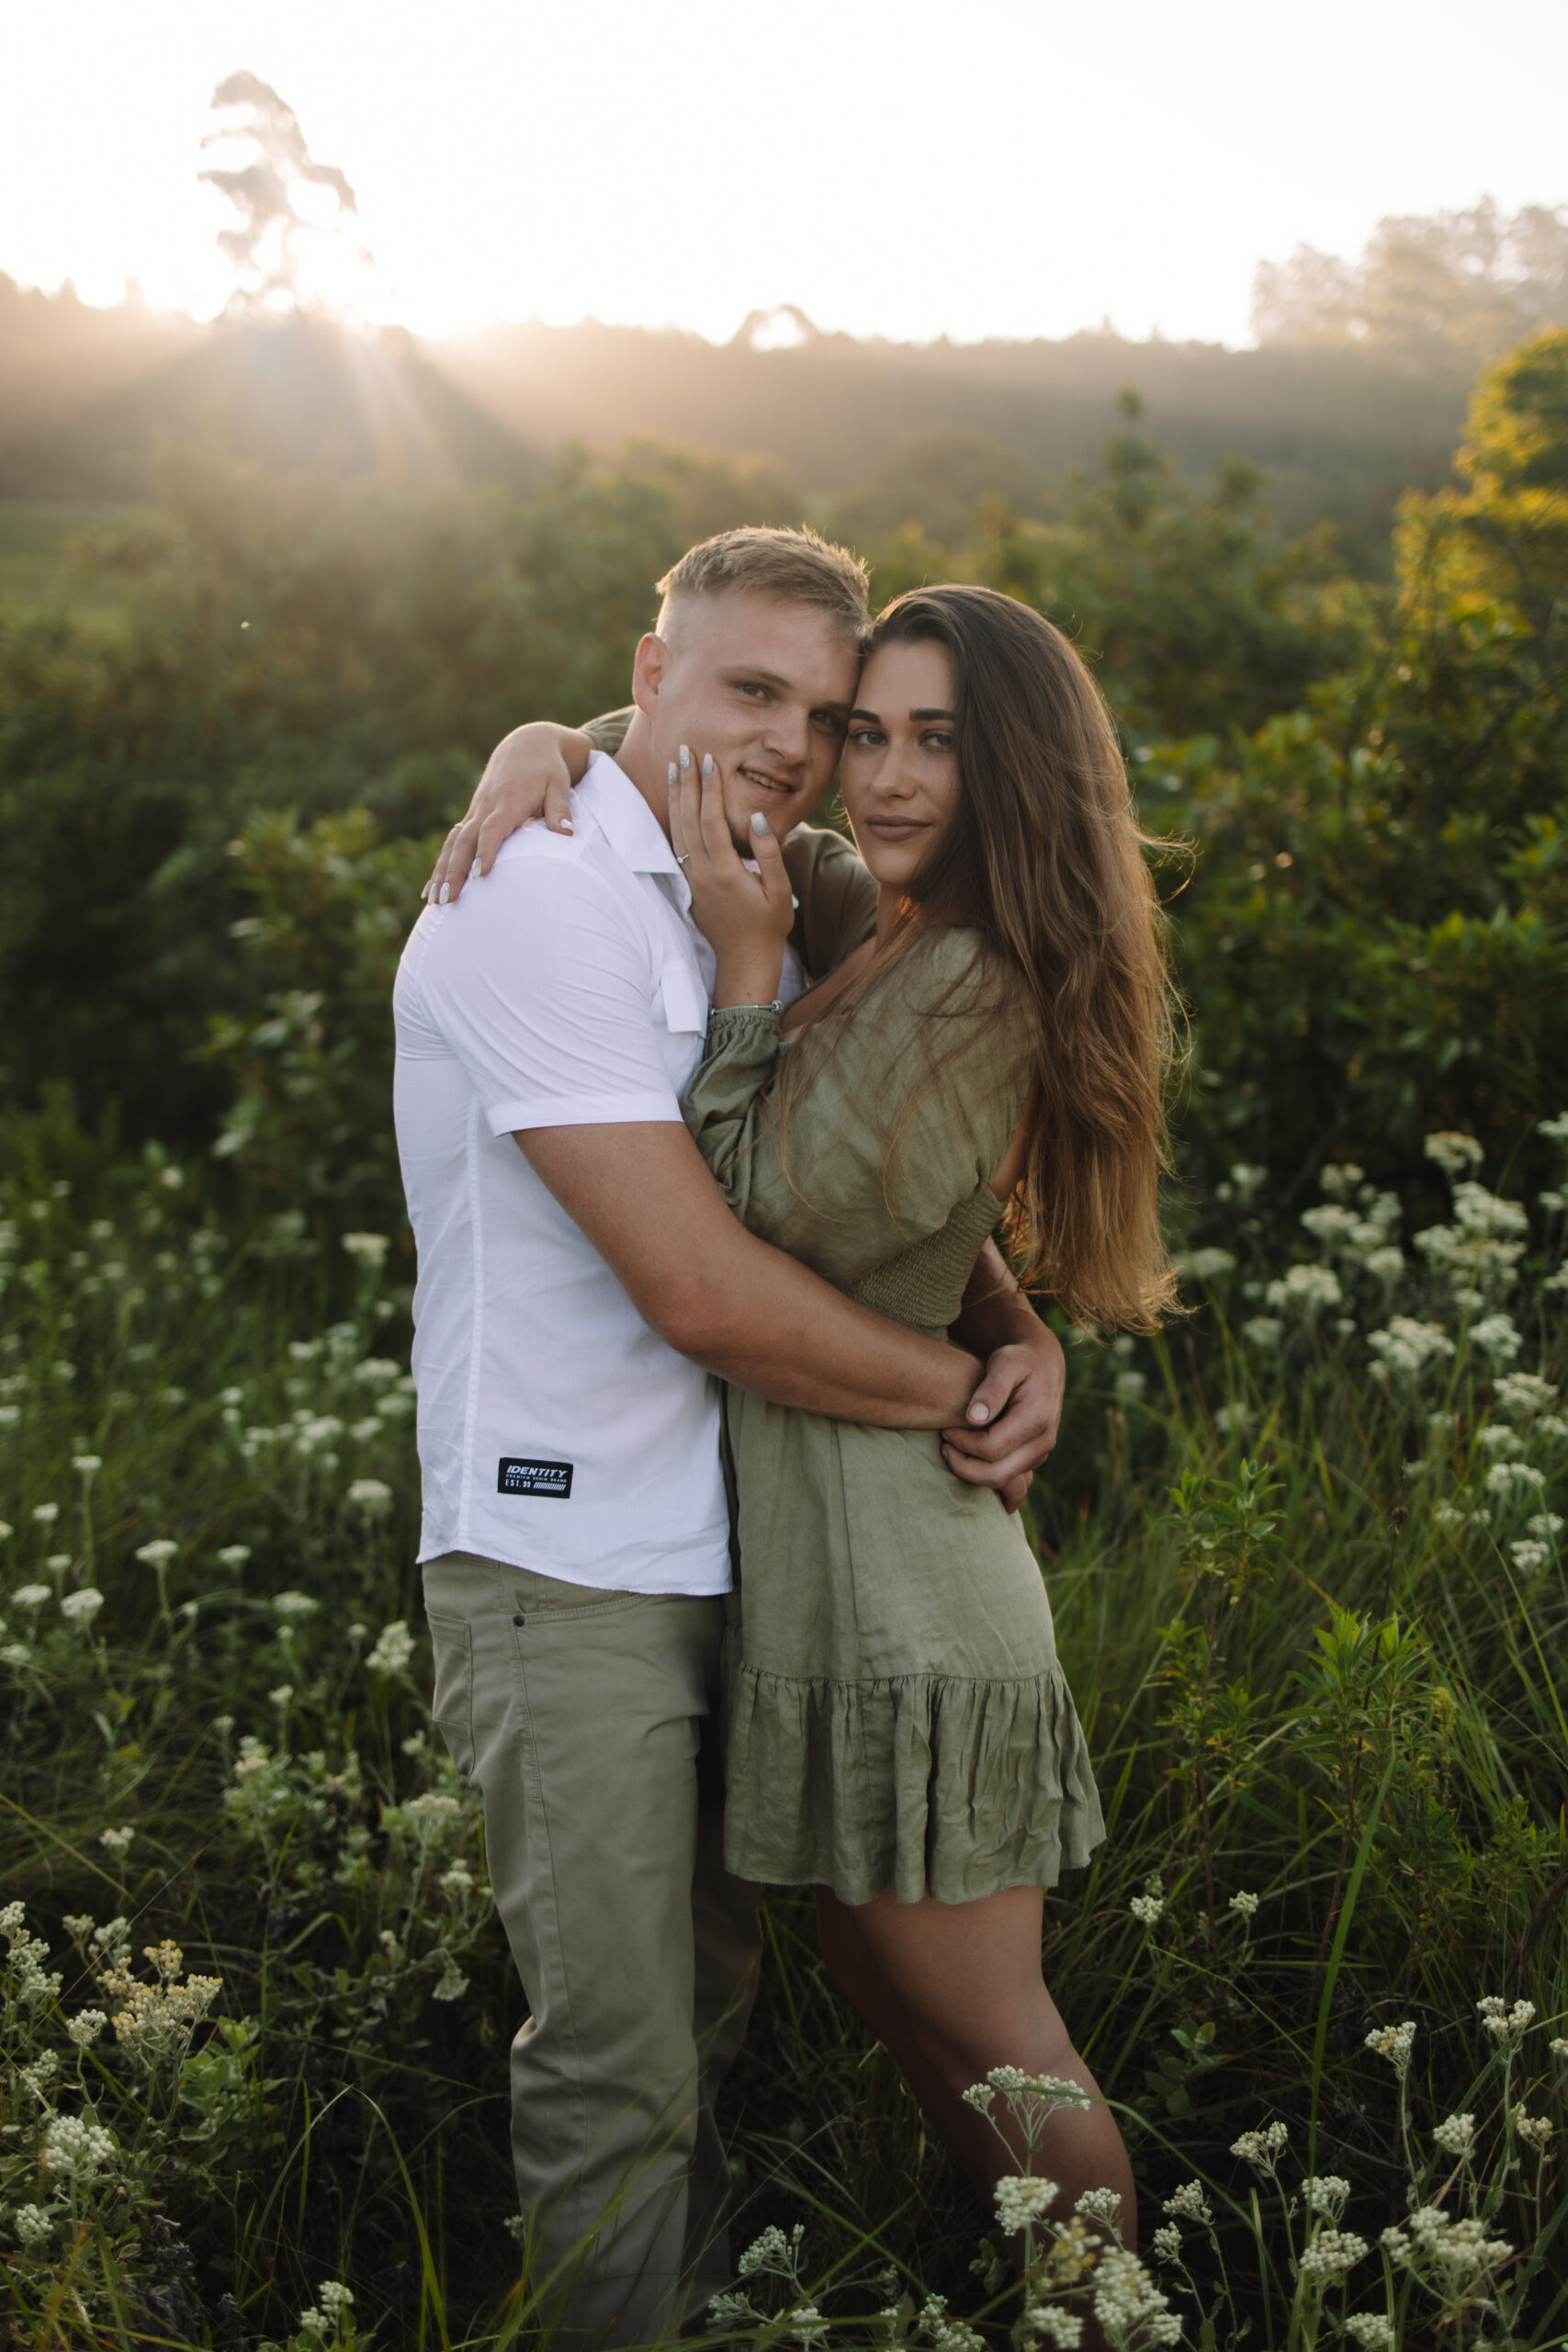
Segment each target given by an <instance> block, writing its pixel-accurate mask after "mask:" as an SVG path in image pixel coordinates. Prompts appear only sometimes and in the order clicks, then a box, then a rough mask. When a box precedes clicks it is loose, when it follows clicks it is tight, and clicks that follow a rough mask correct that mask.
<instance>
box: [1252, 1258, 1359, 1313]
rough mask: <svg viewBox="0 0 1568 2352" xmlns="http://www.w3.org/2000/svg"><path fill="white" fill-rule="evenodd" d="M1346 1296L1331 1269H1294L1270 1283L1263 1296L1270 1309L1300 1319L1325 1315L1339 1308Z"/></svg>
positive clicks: (1298, 1267)
mask: <svg viewBox="0 0 1568 2352" xmlns="http://www.w3.org/2000/svg"><path fill="white" fill-rule="evenodd" d="M1344 1295H1345V1294H1344V1292H1343V1291H1342V1290H1341V1289H1340V1287H1339V1277H1338V1275H1337V1274H1336V1273H1334V1272H1331V1271H1330V1270H1329V1268H1328V1267H1327V1266H1292V1268H1291V1270H1290V1272H1288V1273H1287V1274H1285V1275H1284V1276H1283V1277H1282V1278H1281V1279H1280V1280H1279V1281H1277V1282H1271V1283H1268V1284H1267V1285H1266V1287H1265V1289H1264V1293H1263V1296H1264V1301H1265V1303H1266V1305H1268V1306H1281V1307H1285V1308H1287V1309H1288V1310H1290V1311H1291V1312H1292V1313H1295V1314H1298V1315H1321V1314H1322V1313H1323V1312H1324V1310H1325V1308H1326V1307H1330V1306H1338V1304H1339V1302H1340V1300H1341V1299H1342V1298H1343V1297H1344Z"/></svg>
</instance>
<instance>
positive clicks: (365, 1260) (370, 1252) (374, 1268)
mask: <svg viewBox="0 0 1568 2352" xmlns="http://www.w3.org/2000/svg"><path fill="white" fill-rule="evenodd" d="M343 1246H344V1249H345V1250H347V1252H348V1254H349V1256H350V1257H351V1258H352V1259H353V1260H354V1262H355V1265H356V1266H363V1267H364V1268H365V1269H366V1271H367V1272H368V1273H372V1274H373V1273H375V1272H378V1269H379V1267H380V1264H381V1261H382V1260H383V1258H385V1256H386V1254H387V1251H388V1250H389V1248H390V1246H391V1237H390V1235H389V1234H385V1233H345V1234H344V1237H343Z"/></svg>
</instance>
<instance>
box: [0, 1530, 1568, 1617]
mask: <svg viewBox="0 0 1568 2352" xmlns="http://www.w3.org/2000/svg"><path fill="white" fill-rule="evenodd" d="M1525 1525H1526V1526H1527V1527H1528V1529H1529V1532H1530V1533H1531V1534H1532V1535H1533V1536H1535V1537H1536V1539H1537V1540H1538V1542H1540V1543H1542V1544H1555V1543H1556V1541H1557V1539H1558V1537H1559V1536H1560V1535H1561V1534H1562V1513H1561V1512H1560V1511H1555V1510H1538V1511H1537V1513H1536V1515H1535V1517H1534V1518H1533V1519H1529V1520H1527V1521H1525ZM20 1598H21V1595H20V1594H19V1593H18V1595H17V1599H18V1600H20Z"/></svg>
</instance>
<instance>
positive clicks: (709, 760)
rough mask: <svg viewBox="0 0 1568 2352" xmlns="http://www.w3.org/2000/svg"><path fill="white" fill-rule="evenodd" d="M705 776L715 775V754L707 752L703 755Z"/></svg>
mask: <svg viewBox="0 0 1568 2352" xmlns="http://www.w3.org/2000/svg"><path fill="white" fill-rule="evenodd" d="M703 774H704V775H712V774H713V753H712V752H704V753H703Z"/></svg>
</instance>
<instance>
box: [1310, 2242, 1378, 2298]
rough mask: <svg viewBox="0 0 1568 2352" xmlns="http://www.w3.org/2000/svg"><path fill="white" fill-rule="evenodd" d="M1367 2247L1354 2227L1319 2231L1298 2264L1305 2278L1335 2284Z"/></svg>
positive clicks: (1331, 2285) (1368, 2250)
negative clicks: (1300, 2263)
mask: <svg viewBox="0 0 1568 2352" xmlns="http://www.w3.org/2000/svg"><path fill="white" fill-rule="evenodd" d="M1371 2250H1372V2249H1371V2245H1369V2244H1368V2242H1367V2240H1366V2239H1365V2238H1363V2237H1358V2236H1357V2234H1356V2233H1355V2231H1354V2230H1319V2232H1318V2233H1317V2235H1316V2236H1315V2237H1314V2239H1313V2241H1312V2243H1311V2245H1309V2246H1308V2247H1307V2249H1306V2251H1305V2252H1304V2254H1303V2256H1302V2265H1301V2267H1302V2269H1303V2273H1304V2274H1305V2276H1306V2277H1307V2278H1314V2279H1317V2280H1320V2281H1321V2282H1322V2284H1323V2285H1325V2286H1327V2287H1337V2286H1338V2285H1339V2284H1340V2282H1341V2281H1342V2280H1343V2279H1344V2278H1345V2277H1346V2275H1347V2274H1348V2272H1349V2271H1350V2270H1351V2269H1353V2268H1354V2267H1355V2265H1356V2264H1357V2263H1358V2262H1360V2261H1361V2260H1363V2259H1364V2257H1365V2256H1367V2255H1369V2254H1371Z"/></svg>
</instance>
